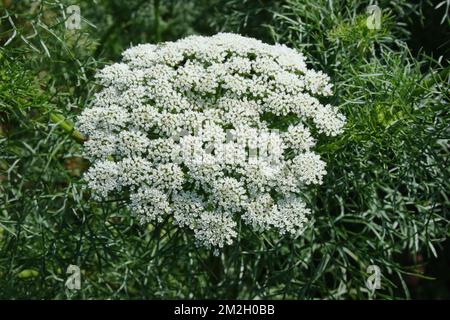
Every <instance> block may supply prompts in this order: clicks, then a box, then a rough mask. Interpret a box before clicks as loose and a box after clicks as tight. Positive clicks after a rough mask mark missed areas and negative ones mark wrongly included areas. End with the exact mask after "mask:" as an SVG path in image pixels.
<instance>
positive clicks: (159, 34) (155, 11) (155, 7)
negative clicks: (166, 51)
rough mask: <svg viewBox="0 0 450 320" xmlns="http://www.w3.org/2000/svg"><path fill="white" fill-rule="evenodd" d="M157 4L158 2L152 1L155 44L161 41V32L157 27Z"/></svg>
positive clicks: (158, 0)
mask: <svg viewBox="0 0 450 320" xmlns="http://www.w3.org/2000/svg"><path fill="white" fill-rule="evenodd" d="M159 4H160V0H154V2H153V9H154V13H155V16H154V19H155V42H156V43H158V42H160V41H161V30H160V27H159V15H160V13H159Z"/></svg>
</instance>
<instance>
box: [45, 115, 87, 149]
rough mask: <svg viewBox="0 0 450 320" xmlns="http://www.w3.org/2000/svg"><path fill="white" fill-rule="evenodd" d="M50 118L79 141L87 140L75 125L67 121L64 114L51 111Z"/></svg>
mask: <svg viewBox="0 0 450 320" xmlns="http://www.w3.org/2000/svg"><path fill="white" fill-rule="evenodd" d="M50 120H51V121H53V122H54V123H56V124H57V125H58V126H59V127H60V128H61V129H63V130H64V131H65V132H67V133H69V134H70V135H71V137H72V138H73V139H75V141H77V142H79V143H83V142H84V141H86V138H85V137H84V136H83V135H82V134H81V133H79V132H78V131H77V130H75V128H74V127H73V125H71V124H70V123H69V122H67V121H66V119H64V117H63V116H61V115H58V114H56V113H50Z"/></svg>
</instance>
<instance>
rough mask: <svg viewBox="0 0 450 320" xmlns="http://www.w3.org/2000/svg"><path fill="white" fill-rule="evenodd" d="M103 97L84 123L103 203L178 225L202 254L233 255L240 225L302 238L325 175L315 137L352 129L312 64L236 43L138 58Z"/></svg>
mask: <svg viewBox="0 0 450 320" xmlns="http://www.w3.org/2000/svg"><path fill="white" fill-rule="evenodd" d="M97 77H98V80H99V82H100V84H101V86H102V90H101V91H100V92H99V93H97V94H96V96H95V99H94V101H93V104H92V106H91V107H90V108H87V109H85V110H84V111H83V113H82V114H81V115H80V117H79V118H78V124H77V127H78V129H79V130H80V131H81V132H82V133H83V134H85V135H87V136H89V140H88V141H87V142H86V143H85V146H84V152H85V155H86V157H87V158H88V159H89V160H90V161H91V162H92V166H91V167H90V169H89V170H88V172H87V173H86V174H85V179H86V180H87V184H88V187H90V188H91V189H92V190H93V191H94V193H95V194H96V195H97V196H98V197H100V198H104V197H108V196H110V195H111V194H121V195H122V196H126V197H127V198H128V199H129V202H128V205H129V208H130V210H131V211H132V212H133V213H134V214H136V215H137V216H138V217H139V219H140V221H141V222H142V223H151V222H158V221H162V220H163V219H166V218H168V219H172V220H173V222H174V223H175V224H177V225H179V226H180V227H187V228H189V229H191V230H192V231H193V233H194V236H195V238H196V239H197V241H198V242H199V243H200V244H203V245H205V246H207V247H213V248H216V249H217V248H221V247H223V246H224V245H226V244H230V243H232V241H233V239H234V238H235V237H236V235H237V233H236V226H237V222H238V220H239V219H240V220H241V221H242V222H244V223H246V224H248V225H249V226H251V227H252V228H254V229H255V230H259V231H263V230H269V229H274V230H277V231H278V232H279V233H280V234H285V233H288V234H292V235H299V234H301V233H302V232H303V231H304V229H305V227H306V225H307V223H308V219H309V218H308V216H309V215H310V210H309V209H308V208H307V207H306V205H305V203H304V201H303V200H302V195H304V192H305V188H307V187H308V186H309V185H312V184H320V183H321V182H322V177H323V176H324V175H325V173H326V171H325V163H324V162H323V161H322V160H321V159H320V157H319V155H317V154H315V153H314V152H313V151H312V149H313V147H314V146H315V143H316V140H315V139H314V138H313V137H312V134H313V133H319V134H320V133H321V134H325V135H329V136H335V135H337V134H339V133H340V132H341V131H342V128H343V125H344V123H345V118H344V116H343V115H342V114H340V113H339V112H338V110H337V108H335V107H332V106H330V105H323V104H321V103H320V102H319V100H318V97H320V96H329V95H331V85H330V83H329V78H328V76H327V75H325V74H324V73H322V72H316V71H314V70H311V69H308V68H307V67H306V63H305V59H304V57H303V55H301V54H300V53H298V52H297V51H295V50H293V49H290V48H288V47H286V46H284V45H278V44H277V45H268V44H264V43H262V42H261V41H259V40H256V39H252V38H247V37H242V36H239V35H236V34H229V33H221V34H217V35H215V36H212V37H202V36H191V37H188V38H185V39H182V40H179V41H176V42H166V43H162V44H158V45H151V44H144V45H138V46H136V47H132V48H130V49H128V50H126V51H125V52H124V54H123V62H122V63H116V64H113V65H111V66H108V67H106V68H104V69H103V70H101V71H100V72H99V73H98V76H97Z"/></svg>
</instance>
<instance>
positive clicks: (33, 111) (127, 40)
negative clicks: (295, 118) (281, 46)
mask: <svg viewBox="0 0 450 320" xmlns="http://www.w3.org/2000/svg"><path fill="white" fill-rule="evenodd" d="M438 3H440V6H439V7H438V8H437V9H435V8H434V7H435V6H436V4H438ZM71 4H77V5H79V6H80V8H81V15H82V17H83V20H82V24H81V29H80V30H67V29H66V28H65V25H64V21H65V18H66V17H65V16H64V14H63V13H64V12H65V9H66V8H67V7H68V6H69V5H71ZM369 4H372V2H370V1H353V0H346V1H344V0H339V1H325V0H283V1H264V0H243V1H238V0H228V1H226V0H211V1H207V0H186V1H176V0H130V1H119V0H111V1H106V0H96V1H95V0H86V1H81V0H78V1H64V0H51V1H50V0H49V1H47V0H43V1H31V0H23V1H14V0H2V1H1V2H0V6H1V11H0V15H1V18H0V23H1V24H0V298H2V299H12V298H16V299H21V298H33V299H42V298H45V299H66V298H69V299H72V298H86V299H102V298H120V299H148V298H250V299H254V298H274V299H298V298H300V299H313V298H329V299H343V298H344V299H349V298H350V299H366V298H377V299H384V298H386V299H393V298H450V289H449V287H450V285H449V284H450V276H449V274H450V272H449V266H450V258H449V256H450V254H449V251H450V249H449V248H450V245H449V240H448V239H449V233H450V229H449V212H448V208H449V200H448V190H449V180H450V176H449V163H448V154H449V137H450V129H449V93H450V92H449V84H450V78H449V72H448V71H449V43H448V42H449V40H450V31H449V25H450V19H449V17H448V10H449V6H450V1H438V2H437V3H431V2H427V1H413V2H411V1H403V0H396V1H378V5H379V6H380V7H381V8H382V10H383V15H382V24H381V25H382V28H381V29H379V30H370V29H368V28H367V26H366V18H367V14H366V11H365V10H366V7H367V5H369ZM218 31H230V32H236V33H241V34H243V35H248V36H253V37H256V38H259V39H262V40H264V41H266V42H269V43H274V42H280V43H285V44H287V45H289V46H291V47H295V48H298V49H299V50H301V51H303V52H304V53H305V54H306V55H307V57H308V59H309V63H310V66H312V67H314V68H317V69H321V70H323V71H325V72H327V73H328V74H329V75H330V76H331V78H332V81H333V83H334V89H335V95H334V96H333V97H332V98H331V99H330V102H331V103H333V104H334V105H337V106H339V107H340V109H341V110H342V112H343V113H344V114H345V115H346V116H347V119H348V123H347V126H346V130H345V133H344V134H343V135H341V136H340V137H338V138H333V139H322V140H321V141H320V143H319V145H320V147H319V148H318V149H317V150H318V151H319V152H320V154H321V155H322V157H323V158H324V159H325V161H326V162H327V171H328V175H327V176H326V179H325V181H324V184H323V185H322V186H320V187H317V189H316V190H315V192H314V194H315V196H314V197H313V198H311V199H309V201H310V204H309V205H310V206H311V207H312V208H313V209H314V210H313V211H314V215H315V226H314V228H311V229H310V230H308V232H307V233H306V234H305V235H304V236H303V237H302V238H299V239H292V238H282V239H280V238H279V237H278V236H277V235H276V234H270V233H269V234H255V233H254V232H252V231H250V230H248V229H246V228H245V227H244V226H242V227H241V231H240V234H241V237H240V238H239V239H238V240H237V241H236V243H235V244H234V245H233V246H231V247H229V248H227V249H226V250H225V251H224V252H223V254H222V255H221V256H220V257H214V256H213V255H212V254H211V253H210V252H209V251H208V250H205V249H197V248H195V246H194V244H193V239H192V235H191V234H190V233H189V232H184V231H180V230H177V229H176V228H173V226H172V225H171V224H170V223H169V222H168V221H165V222H164V223H161V224H158V225H154V226H148V227H142V226H140V225H139V224H138V223H137V222H136V221H135V220H134V219H133V218H132V217H130V215H129V212H127V210H126V209H125V207H124V204H123V203H122V202H120V201H118V200H115V199H111V200H110V201H107V202H102V203H98V202H94V201H93V200H91V199H90V194H89V191H88V190H85V189H84V187H83V181H82V178H81V176H82V172H83V171H84V170H85V169H86V168H87V167H88V165H89V164H88V163H87V162H86V161H85V160H83V159H82V158H81V157H80V153H81V144H80V140H81V139H80V137H79V136H77V135H76V133H74V132H73V131H72V130H71V123H72V122H73V120H74V118H75V117H76V115H77V114H79V112H80V110H81V109H82V108H84V106H86V105H87V104H89V101H90V100H91V99H92V96H93V93H94V92H95V90H96V85H95V83H94V79H93V75H94V74H95V71H96V70H97V69H98V68H101V67H102V66H103V65H105V64H108V63H111V62H115V61H117V60H118V59H120V53H121V52H122V51H123V50H124V49H125V48H128V47H129V46H130V45H133V44H138V43H145V42H151V43H156V42H160V41H168V40H176V39H178V38H180V37H183V36H186V35H189V34H204V35H209V34H214V33H216V32H218ZM430 32H431V33H433V34H434V35H435V36H434V37H433V39H438V40H435V41H434V42H433V41H431V40H427V38H429V37H427V36H426V35H427V34H429V33H430ZM439 39H440V40H439ZM70 264H75V265H78V266H80V268H81V269H82V272H83V273H82V289H81V290H79V291H70V290H68V289H66V287H65V285H64V283H65V280H66V278H67V274H66V269H67V267H68V265H70ZM373 264H375V265H378V266H379V267H380V269H381V272H382V279H381V282H382V288H381V289H380V290H376V291H375V292H370V291H369V290H368V289H367V288H366V285H365V282H366V280H367V277H368V276H369V274H367V271H366V270H367V267H368V266H369V265H373Z"/></svg>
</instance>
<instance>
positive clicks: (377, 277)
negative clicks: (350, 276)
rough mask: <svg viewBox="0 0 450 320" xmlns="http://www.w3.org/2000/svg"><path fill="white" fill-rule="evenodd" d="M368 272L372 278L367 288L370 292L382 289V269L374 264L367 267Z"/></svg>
mask: <svg viewBox="0 0 450 320" xmlns="http://www.w3.org/2000/svg"><path fill="white" fill-rule="evenodd" d="M366 272H367V273H368V274H370V276H369V277H368V278H367V280H366V287H367V289H369V290H370V291H372V292H374V291H375V290H378V289H381V269H380V267H379V266H377V265H375V264H373V265H370V266H368V267H367V269H366Z"/></svg>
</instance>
